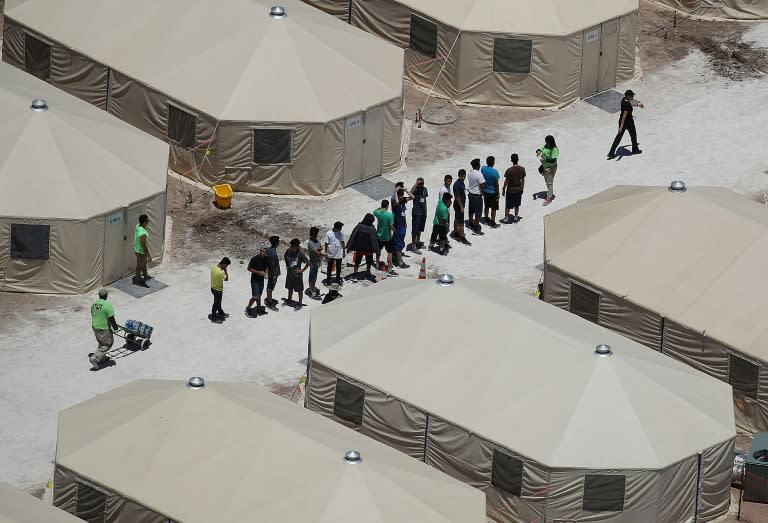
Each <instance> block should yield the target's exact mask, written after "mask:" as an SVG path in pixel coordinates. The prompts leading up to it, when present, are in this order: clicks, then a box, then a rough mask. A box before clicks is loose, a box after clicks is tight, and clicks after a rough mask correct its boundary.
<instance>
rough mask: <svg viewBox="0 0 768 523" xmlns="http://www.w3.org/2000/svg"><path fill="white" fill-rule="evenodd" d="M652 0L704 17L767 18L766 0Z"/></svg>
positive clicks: (767, 2) (767, 3) (767, 5)
mask: <svg viewBox="0 0 768 523" xmlns="http://www.w3.org/2000/svg"><path fill="white" fill-rule="evenodd" d="M653 1H654V2H656V3H658V4H661V5H665V6H667V7H671V8H673V9H677V10H679V11H683V12H685V13H690V14H692V15H695V16H701V17H706V18H732V19H734V20H760V19H763V18H768V0H653Z"/></svg>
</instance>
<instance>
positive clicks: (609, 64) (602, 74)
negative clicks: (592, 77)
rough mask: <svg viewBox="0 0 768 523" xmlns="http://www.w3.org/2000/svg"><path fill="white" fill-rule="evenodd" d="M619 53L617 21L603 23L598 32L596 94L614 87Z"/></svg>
mask: <svg viewBox="0 0 768 523" xmlns="http://www.w3.org/2000/svg"><path fill="white" fill-rule="evenodd" d="M618 52H619V19H618V18H617V19H616V20H611V21H610V22H605V23H604V24H603V25H602V26H601V30H600V66H599V67H598V75H597V76H598V86H597V89H598V92H602V91H605V90H606V89H611V88H612V87H615V86H616V71H617V68H618V63H619V62H618Z"/></svg>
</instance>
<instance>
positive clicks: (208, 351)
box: [0, 3, 768, 521]
mask: <svg viewBox="0 0 768 523" xmlns="http://www.w3.org/2000/svg"><path fill="white" fill-rule="evenodd" d="M640 16H641V27H640V34H639V45H640V59H639V61H638V75H637V77H636V78H635V79H634V80H632V81H630V82H626V83H625V84H622V85H620V86H617V89H619V90H621V91H623V90H624V89H628V88H631V89H633V90H634V91H635V92H636V93H637V98H638V99H639V100H640V101H642V102H644V103H645V106H646V107H645V109H638V110H637V111H636V122H637V128H638V134H639V140H640V144H641V148H642V149H643V150H644V153H643V154H642V155H640V156H624V157H620V158H619V159H617V160H614V161H606V159H605V156H606V153H607V150H608V147H609V145H610V142H611V140H612V139H613V136H614V134H615V131H616V121H617V115H615V114H609V113H607V112H605V111H602V110H600V109H598V108H596V107H593V106H592V105H590V104H587V103H584V102H578V103H575V104H572V105H570V106H568V107H565V108H563V109H560V110H557V111H550V110H526V109H511V108H479V107H459V106H456V105H454V104H451V103H448V102H446V101H445V100H440V99H435V98H431V99H429V100H427V95H426V94H425V93H424V92H423V91H422V90H419V89H416V88H414V87H412V86H408V87H407V88H406V112H407V114H408V115H409V116H411V115H413V114H414V113H415V111H416V108H418V107H421V106H423V105H424V104H425V102H427V103H426V106H425V110H424V114H425V116H427V117H428V118H427V119H428V120H429V121H435V122H453V123H448V124H445V125H433V124H429V123H427V124H425V125H424V126H423V127H422V128H421V129H418V128H415V127H414V126H413V125H412V124H409V126H410V142H409V144H408V151H407V156H406V161H405V164H404V166H403V168H402V169H401V170H400V171H399V172H396V173H393V174H388V175H386V176H385V177H386V178H387V179H389V180H391V181H400V180H402V181H404V182H406V184H408V185H410V184H411V183H413V181H414V179H415V178H416V177H417V176H422V177H424V178H425V180H426V184H427V186H428V188H429V189H430V193H431V194H432V195H436V194H437V191H438V189H439V187H440V185H441V181H442V178H443V176H444V175H445V174H454V175H455V174H456V171H457V170H458V169H459V168H467V169H468V168H469V161H470V160H471V159H472V158H474V157H477V158H483V159H484V158H485V157H486V156H488V155H495V156H496V157H497V159H498V160H497V162H498V164H499V166H500V167H502V168H506V165H507V159H508V158H509V155H510V153H512V152H517V153H519V154H520V158H521V163H522V165H524V166H525V167H527V168H528V171H529V176H528V179H527V181H526V190H525V192H526V194H525V197H524V199H523V206H522V208H521V215H522V216H523V217H524V219H523V220H522V221H521V222H520V223H519V224H517V225H508V226H503V227H501V228H499V229H497V230H487V234H486V235H485V236H471V237H470V240H471V241H472V242H473V246H472V247H465V246H462V245H455V247H454V248H453V250H452V252H451V254H450V255H449V256H447V257H440V256H437V255H434V254H431V253H427V251H425V255H426V257H427V264H428V266H429V269H430V272H432V273H436V272H449V273H452V274H454V275H455V276H456V277H458V278H492V279H496V280H499V281H503V282H505V283H508V284H510V285H511V286H512V287H514V288H515V289H517V290H518V291H519V292H524V293H529V294H530V293H532V292H533V290H534V289H535V287H536V284H537V282H538V281H539V278H540V276H541V272H540V269H539V266H540V264H541V263H542V256H543V243H542V238H543V222H542V218H543V217H544V215H545V214H546V213H548V212H552V211H554V210H557V209H559V208H562V207H564V206H566V205H568V204H570V203H573V202H575V201H577V200H579V199H582V198H585V197H587V196H590V195H592V194H595V193H597V192H599V191H601V190H603V189H606V188H609V187H611V186H614V185H617V184H638V185H659V184H662V185H667V184H668V183H669V182H670V181H672V180H675V179H681V180H684V181H685V182H686V183H687V184H689V185H720V186H726V187H729V188H731V189H733V190H735V191H737V192H739V193H742V194H744V195H746V196H748V197H751V198H754V199H756V200H758V201H765V195H766V194H768V173H767V172H766V171H768V159H766V157H765V154H764V151H763V149H764V146H762V145H760V144H765V143H768V131H766V125H765V122H766V118H767V117H768V110H767V109H766V107H768V81H767V80H766V78H767V77H766V76H765V75H764V74H763V73H762V72H761V71H766V70H768V69H767V68H766V67H767V62H766V58H765V48H766V47H768V23H728V22H708V21H693V20H689V19H685V18H684V17H678V19H677V21H678V23H677V26H676V27H672V26H671V25H670V24H671V22H672V14H671V12H670V11H668V10H661V9H657V8H655V7H651V6H649V5H648V4H645V3H643V5H642V9H641V15H640ZM547 134H553V135H554V136H555V137H556V139H557V142H558V145H559V147H560V150H561V160H560V167H559V170H558V173H557V177H556V179H555V192H556V194H557V199H556V200H555V203H554V204H553V205H551V206H550V207H542V206H541V204H540V203H537V202H533V201H532V200H531V198H530V195H531V193H532V192H535V191H540V190H543V189H545V187H544V183H543V180H542V179H541V177H540V176H539V175H538V174H537V173H536V169H535V167H536V163H535V156H534V151H535V149H536V148H537V147H539V146H541V145H542V143H543V139H544V136H545V135H547ZM628 140H629V139H628V137H627V138H626V140H625V145H627V144H628ZM168 195H169V199H168V221H167V223H168V227H169V231H170V235H169V238H168V240H167V245H166V256H165V258H164V261H163V263H162V265H160V266H159V267H155V268H154V270H153V272H154V275H155V276H156V278H157V279H158V280H159V281H162V282H163V283H166V284H168V288H166V289H164V290H162V291H159V292H157V293H154V294H151V295H149V296H146V297H144V298H141V299H135V298H133V297H131V296H129V295H127V294H124V293H122V292H120V291H117V290H115V291H113V292H112V293H111V296H110V299H111V301H112V302H113V304H114V307H115V311H116V316H117V319H118V321H120V322H123V321H125V320H126V319H128V318H133V319H138V320H140V321H144V322H146V323H149V324H152V325H154V326H155V329H156V330H155V334H154V336H153V341H154V344H153V346H152V347H151V348H150V349H149V350H147V351H145V352H137V353H134V354H131V355H130V356H128V357H125V358H120V359H117V360H116V365H114V366H112V367H109V368H106V369H103V370H101V371H98V372H92V371H89V370H88V369H89V364H88V361H87V354H88V353H89V352H92V351H93V350H94V349H95V341H94V340H93V334H92V332H91V330H90V324H89V315H88V307H89V305H90V303H91V301H92V300H93V298H94V297H93V296H75V297H55V296H27V295H19V294H0V367H1V368H3V369H6V372H5V373H4V376H3V380H2V381H0V412H2V414H3V421H2V423H0V481H8V482H10V483H12V484H15V485H18V486H20V487H23V488H28V489H32V488H35V487H36V486H38V485H40V484H41V483H44V482H46V481H47V480H48V479H49V477H50V475H51V472H52V462H53V458H54V453H55V444H56V418H57V413H58V411H60V410H61V409H63V408H66V407H68V406H71V405H73V404H75V403H78V402H80V401H83V400H86V399H88V398H90V397H92V396H94V395H95V394H99V393H101V392H104V391H106V390H109V389H112V388H114V387H116V386H118V385H121V384H124V383H127V382H130V381H132V380H135V379H138V378H167V379H187V378H188V377H190V376H192V375H201V376H204V377H205V378H206V379H208V380H245V381H250V382H256V383H260V384H262V385H264V386H265V387H268V388H270V389H271V390H273V391H274V392H276V393H278V394H281V395H283V396H290V395H291V393H292V391H293V390H294V388H295V386H296V385H297V383H298V381H299V379H300V378H301V376H302V374H303V372H304V361H303V359H304V358H305V357H306V352H307V333H308V328H309V312H310V311H311V310H312V309H313V308H315V307H317V306H319V305H318V303H317V302H314V301H311V300H310V302H311V303H310V305H309V307H306V308H305V309H304V310H302V311H299V312H295V311H293V310H292V309H288V308H283V309H281V310H280V311H279V312H270V313H269V314H268V315H267V316H264V317H261V318H258V319H248V318H246V317H245V316H244V315H243V308H244V306H245V304H246V302H247V300H248V295H249V289H248V273H247V272H246V270H245V264H247V261H248V259H249V258H250V257H251V256H252V255H253V253H254V246H255V245H256V244H257V242H258V241H260V240H262V239H263V238H265V237H267V236H269V235H271V234H279V235H280V236H281V237H282V239H283V241H284V242H286V241H287V240H290V238H292V237H298V238H300V239H302V241H305V240H306V232H307V230H308V228H309V226H310V225H317V226H319V227H320V228H321V230H323V231H325V230H327V228H328V227H329V226H330V224H332V223H333V222H334V221H336V220H341V221H343V222H344V223H345V224H346V226H345V231H346V232H347V233H349V232H350V231H351V229H352V227H353V226H354V224H356V223H357V222H358V221H360V220H361V219H362V217H363V215H364V214H365V213H366V212H370V211H371V210H372V209H374V208H375V207H376V206H377V202H375V201H374V200H372V199H370V198H368V197H366V196H364V195H363V194H361V193H359V192H358V191H356V190H354V189H345V190H343V191H341V192H339V193H337V194H334V195H331V196H329V197H323V198H279V197H268V196H255V195H244V194H236V195H235V197H234V199H233V206H232V209H230V210H227V211H221V210H218V209H215V208H214V207H213V206H212V205H211V200H212V194H211V193H210V191H208V190H205V189H203V188H201V187H199V186H195V185H193V184H190V183H186V182H182V181H179V180H178V179H177V178H175V177H169V182H168ZM435 203H436V202H435V200H434V198H432V201H431V202H430V204H429V207H430V213H431V210H432V208H433V207H434V204H435ZM409 221H410V220H409ZM427 229H428V230H427V233H428V232H429V229H431V227H429V226H428V228H427ZM222 255H227V256H230V257H231V258H232V259H233V261H234V265H233V266H232V268H231V270H230V273H231V279H230V281H229V282H228V283H227V285H226V288H225V292H224V309H225V310H226V311H227V312H229V313H231V314H232V316H231V318H229V320H227V322H226V323H225V324H223V325H214V324H211V323H210V322H208V321H207V319H206V315H207V313H208V312H209V310H210V301H211V295H210V291H209V285H208V283H209V281H208V274H209V270H210V266H211V265H212V264H213V263H215V262H216V261H217V259H218V258H220V257H221V256H222ZM406 261H407V262H408V263H410V264H411V267H410V268H409V269H405V270H402V271H400V276H399V277H401V278H415V277H417V275H418V270H419V267H418V263H416V262H417V260H416V258H415V257H411V258H408V259H407V260H406ZM368 285H371V284H369V283H366V284H362V283H351V282H350V283H347V284H346V285H345V286H344V289H343V291H342V293H344V294H349V293H354V292H359V291H360V290H361V289H362V288H364V287H366V286H368ZM278 290H279V292H278V294H277V295H278V296H285V291H284V289H283V282H282V280H281V281H280V282H279V284H278ZM459 321H461V319H459ZM402 327H403V328H407V326H405V325H404V326H402ZM746 441H747V443H743V444H744V445H747V444H748V439H747V440H746ZM745 507H746V506H745ZM755 510H756V511H759V510H760V508H759V507H756V508H755ZM744 514H745V515H746V517H745V519H746V520H747V521H759V520H761V519H760V518H762V517H763V515H761V514H760V513H759V512H755V514H757V515H753V516H749V515H748V514H749V512H748V509H747V508H745V512H744ZM750 517H751V518H752V519H749V518H750ZM762 521H768V515H766V516H765V519H762Z"/></svg>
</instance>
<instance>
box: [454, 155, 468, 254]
mask: <svg viewBox="0 0 768 523" xmlns="http://www.w3.org/2000/svg"><path fill="white" fill-rule="evenodd" d="M466 178H467V171H465V170H464V169H459V173H458V179H457V180H456V181H455V182H453V232H452V233H451V238H453V239H454V240H457V241H458V242H459V243H463V244H464V245H472V244H471V243H469V240H467V237H466V235H465V234H464V219H465V215H464V209H465V207H466V205H467V186H466V185H465V184H464V180H465V179H466Z"/></svg>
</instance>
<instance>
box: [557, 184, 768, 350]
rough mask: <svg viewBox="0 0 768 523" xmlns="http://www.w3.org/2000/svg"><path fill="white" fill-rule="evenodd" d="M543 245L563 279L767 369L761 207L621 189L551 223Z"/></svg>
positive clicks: (726, 197) (700, 190) (765, 237)
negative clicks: (626, 302) (602, 291)
mask: <svg viewBox="0 0 768 523" xmlns="http://www.w3.org/2000/svg"><path fill="white" fill-rule="evenodd" d="M545 242H546V249H547V259H548V263H551V264H552V265H554V266H556V267H558V268H559V269H561V270H563V271H565V272H566V273H568V274H573V275H574V276H575V277H577V278H581V279H584V280H586V281H588V282H589V283H591V284H593V285H595V286H597V287H600V288H603V289H605V290H607V291H609V292H611V293H614V294H617V295H619V296H624V297H626V298H627V299H629V300H632V301H633V302H635V303H637V304H638V305H640V306H642V307H645V308H647V309H649V310H652V311H655V312H657V313H659V314H661V315H662V316H665V317H668V318H670V319H672V320H674V321H676V322H678V323H681V324H683V325H686V326H687V327H689V328H691V329H694V330H696V331H699V332H706V333H707V335H708V336H710V337H712V338H715V339H717V340H720V341H721V342H723V343H725V344H727V345H730V346H732V347H734V348H735V349H738V350H741V351H744V352H746V353H748V354H751V355H753V356H755V357H758V358H760V359H763V360H766V361H768V342H767V340H766V334H768V321H766V318H768V298H766V296H768V282H767V281H766V279H765V275H764V272H765V271H764V262H765V260H766V259H767V258H768V210H766V208H765V207H764V206H762V205H760V204H758V203H756V202H753V201H751V200H749V199H748V198H745V197H743V196H741V195H738V194H736V193H734V192H733V191H730V190H728V189H725V188H720V187H691V188H688V190H687V191H686V192H684V193H672V192H670V191H668V190H667V188H665V187H614V188H612V189H608V190H607V191H603V192H602V193H600V194H598V195H596V196H594V197H591V198H587V199H585V200H582V201H580V202H578V203H576V204H574V205H572V206H570V207H567V208H565V209H563V210H561V211H558V212H555V213H553V214H550V215H548V216H547V217H546V218H545ZM628 274H631V275H632V277H631V278H630V277H627V275H628Z"/></svg>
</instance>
